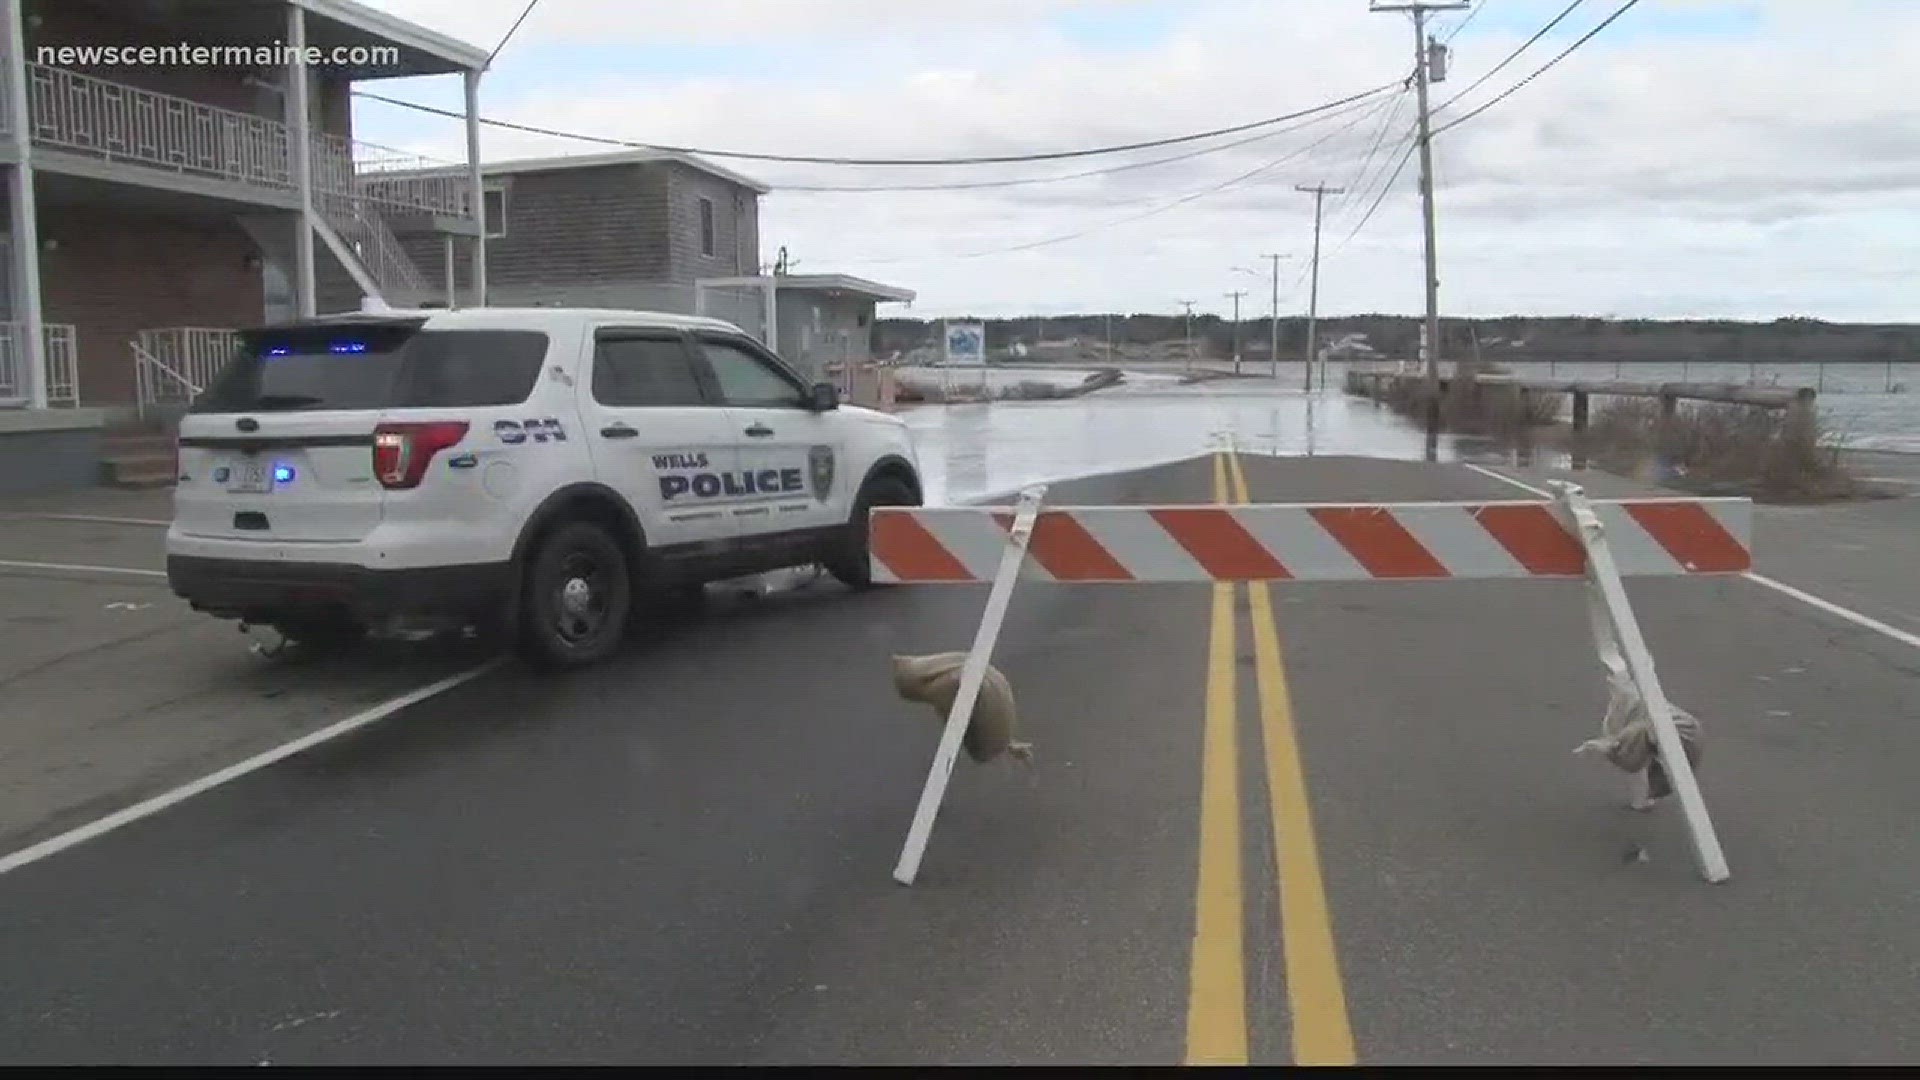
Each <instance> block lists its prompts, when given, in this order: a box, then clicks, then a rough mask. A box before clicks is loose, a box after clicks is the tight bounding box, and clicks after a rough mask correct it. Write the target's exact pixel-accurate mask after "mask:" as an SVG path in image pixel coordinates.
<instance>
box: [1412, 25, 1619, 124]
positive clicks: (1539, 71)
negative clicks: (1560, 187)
mask: <svg viewBox="0 0 1920 1080" xmlns="http://www.w3.org/2000/svg"><path fill="white" fill-rule="evenodd" d="M1639 2H1640V0H1627V2H1626V3H1624V4H1621V5H1620V7H1619V9H1618V10H1616V11H1615V12H1614V13H1613V14H1611V15H1609V16H1607V18H1606V21H1605V22H1602V23H1601V24H1600V25H1599V26H1596V27H1594V28H1593V29H1591V30H1589V31H1587V32H1586V33H1585V34H1583V35H1581V37H1580V40H1578V41H1576V42H1574V43H1573V44H1571V45H1569V46H1567V47H1566V48H1565V49H1563V50H1561V52H1560V55H1558V56H1556V57H1554V58H1553V59H1551V60H1549V61H1547V62H1546V63H1544V64H1541V65H1540V66H1539V67H1538V68H1536V69H1534V72H1533V74H1531V75H1529V76H1527V77H1526V78H1524V79H1521V80H1520V81H1519V82H1517V83H1514V84H1513V85H1512V86H1509V87H1507V88H1506V89H1505V90H1502V91H1501V92H1500V93H1499V94H1498V95H1496V96H1495V97H1494V98H1493V99H1492V100H1490V101H1488V102H1487V103H1486V104H1484V105H1482V106H1480V107H1479V108H1477V109H1474V110H1473V111H1472V112H1469V113H1467V114H1466V115H1465V116H1459V117H1455V118H1454V119H1453V120H1451V121H1449V122H1447V123H1445V124H1442V125H1440V126H1439V127H1438V128H1435V129H1434V132H1433V133H1434V134H1435V135H1439V134H1441V133H1443V132H1447V131H1452V130H1453V129H1454V128H1457V127H1459V126H1460V125H1461V124H1464V123H1466V122H1467V121H1469V120H1471V119H1473V118H1474V117H1476V116H1479V115H1480V114H1481V113H1483V112H1486V111H1487V110H1488V109H1491V108H1493V107H1494V106H1495V105H1498V104H1500V103H1501V102H1502V101H1505V100H1506V99H1507V98H1509V97H1511V96H1513V93H1514V91H1516V90H1518V89H1520V88H1521V87H1523V86H1525V85H1527V84H1528V83H1530V82H1532V81H1533V80H1535V79H1537V78H1539V77H1540V76H1541V75H1544V74H1546V72H1547V69H1549V68H1551V67H1553V65H1555V64H1557V63H1559V62H1560V61H1562V60H1565V59H1566V58H1567V57H1568V56H1569V55H1571V54H1572V53H1573V51H1574V50H1575V49H1578V48H1579V47H1580V46H1582V45H1585V44H1586V43H1587V42H1588V41H1591V40H1592V39H1593V36H1594V35H1595V34H1598V33H1599V32H1600V31H1602V30H1605V29H1606V28H1607V27H1608V26H1611V25H1612V24H1613V20H1615V19H1618V18H1619V17H1620V16H1622V15H1625V14H1626V13H1627V12H1628V11H1630V10H1632V9H1633V6H1634V5H1635V4H1638V3H1639Z"/></svg>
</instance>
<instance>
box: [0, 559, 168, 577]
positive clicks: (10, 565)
mask: <svg viewBox="0 0 1920 1080" xmlns="http://www.w3.org/2000/svg"><path fill="white" fill-rule="evenodd" d="M0 568H7V569H12V570H67V571H80V572H83V573H89V574H136V575H138V576H140V577H166V576H167V572H166V571H165V570H141V569H138V568H136V567H132V566H89V565H86V564H83V563H57V562H20V561H18V560H15V559H0Z"/></svg>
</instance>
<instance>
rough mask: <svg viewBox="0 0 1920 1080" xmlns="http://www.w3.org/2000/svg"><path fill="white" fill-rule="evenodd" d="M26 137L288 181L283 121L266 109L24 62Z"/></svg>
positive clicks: (158, 163) (232, 176) (264, 181)
mask: <svg viewBox="0 0 1920 1080" xmlns="http://www.w3.org/2000/svg"><path fill="white" fill-rule="evenodd" d="M27 89H28V97H29V99H30V101H29V104H30V110H29V115H30V117H31V123H32V126H33V130H32V137H33V141H34V142H35V143H36V144H39V145H41V146H49V147H57V148H59V149H61V150H68V151H72V152H74V153H79V154H87V155H91V156H94V157H99V158H104V159H106V160H108V161H120V162H128V163H133V164H139V165H147V166H152V167H155V168H161V169H170V170H172V171H174V172H179V173H186V174H190V175H195V176H204V177H209V178H212V179H218V180H231V181H237V182H239V183H244V184H250V185H254V186H258V187H267V188H274V189H278V190H288V189H291V188H292V187H293V186H294V185H293V178H292V173H291V171H290V170H289V169H288V167H287V129H286V126H285V125H283V124H278V123H275V122H274V121H272V120H268V119H266V118H265V117H260V116H253V115H251V114H248V113H243V112H235V111H233V110H232V109H222V108H219V107H217V106H213V105H206V104H202V103H201V102H198V101H189V100H187V99H186V98H180V97H174V96H172V95H170V94H158V93H154V92H153V91H151V90H142V89H139V88H138V87H133V86H127V85H125V84H124V83H116V82H109V81H108V80H106V79H96V78H94V77H92V76H90V75H82V74H80V73H79V72H76V71H68V70H66V69H65V68H57V67H49V66H47V65H45V64H28V65H27Z"/></svg>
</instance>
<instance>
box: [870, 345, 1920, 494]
mask: <svg viewBox="0 0 1920 1080" xmlns="http://www.w3.org/2000/svg"><path fill="white" fill-rule="evenodd" d="M1516 366H1517V367H1521V368H1522V369H1523V370H1522V371H1521V372H1520V373H1522V374H1528V375H1534V374H1538V375H1539V376H1541V377H1545V376H1547V375H1549V374H1553V375H1556V376H1561V377H1580V376H1584V377H1588V378H1595V379H1600V378H1611V377H1612V374H1613V372H1612V367H1613V365H1611V364H1605V365H1582V366H1581V369H1578V370H1570V369H1574V367H1575V366H1574V365H1566V364H1562V365H1558V366H1557V367H1556V369H1555V370H1554V371H1553V372H1551V373H1550V372H1549V371H1548V370H1547V365H1544V364H1542V365H1540V369H1541V370H1540V371H1539V372H1537V373H1536V372H1533V371H1529V370H1524V367H1525V366H1524V365H1516ZM1739 366H1740V368H1741V371H1740V372H1739V374H1740V375H1741V378H1740V379H1737V380H1736V379H1734V378H1733V374H1734V373H1733V372H1732V371H1730V370H1726V369H1727V368H1729V367H1730V365H1720V366H1719V367H1718V368H1715V367H1711V366H1708V365H1691V366H1689V367H1688V368H1687V369H1686V370H1685V371H1683V370H1682V368H1681V365H1678V364H1675V365H1672V369H1671V371H1669V370H1668V369H1667V367H1666V366H1664V365H1648V366H1642V367H1638V368H1630V369H1628V370H1627V371H1624V372H1623V376H1625V377H1629V378H1634V377H1637V378H1638V379H1642V380H1645V381H1650V382H1652V381H1676V380H1680V379H1682V378H1686V379H1689V380H1693V381H1702V382H1705V381H1745V365H1739ZM1331 367H1332V370H1331V371H1329V373H1328V375H1329V379H1328V382H1327V384H1326V385H1328V386H1332V387H1334V389H1331V390H1321V391H1317V392H1314V393H1306V392H1304V391H1303V390H1301V389H1300V388H1299V377H1300V372H1299V370H1298V366H1297V365H1296V366H1295V367H1294V368H1292V369H1288V368H1285V367H1283V368H1282V371H1281V378H1280V380H1279V381H1278V384H1277V385H1276V383H1275V381H1273V380H1270V379H1264V378H1262V379H1235V380H1221V381H1215V382H1203V383H1196V384H1192V385H1182V384H1181V383H1180V381H1179V378H1178V376H1175V375H1168V374H1167V373H1164V372H1155V373H1150V374H1146V375H1141V376H1137V377H1130V378H1129V380H1128V382H1127V383H1124V384H1122V385H1120V386H1117V387H1114V388H1112V389H1108V390H1102V391H1099V392H1097V393H1093V394H1089V395H1087V396H1085V397H1080V398H1071V399H1067V400H1062V401H1023V402H1015V401H1002V402H992V403H986V404H978V405H920V406H906V407H904V408H902V410H901V412H900V416H901V417H902V418H903V419H904V420H905V421H906V423H907V425H908V427H909V429H910V430H911V431H912V432H913V436H914V443H915V446H916V448H917V449H918V451H919V454H920V459H921V469H922V472H923V474H924V479H925V481H926V484H927V487H928V498H929V501H930V502H933V503H935V504H936V505H937V504H940V503H948V502H952V501H956V500H960V499H966V498H972V497H977V496H980V495H985V494H997V493H1002V492H1006V491H1009V490H1012V489H1015V488H1018V487H1021V486H1023V485H1026V484H1031V483H1036V482H1040V481H1052V480H1063V479H1067V478H1071V477H1075V476H1086V475H1090V474H1093V473H1104V472H1115V471H1121V470H1126V469H1136V468H1144V467H1146V466H1149V465H1155V464H1159V463H1162V462H1167V461H1176V460H1179V459H1182V458H1187V457H1192V456H1194V455H1196V454H1204V453H1206V452H1208V451H1210V450H1213V449H1216V448H1218V447H1221V446H1223V445H1226V444H1227V443H1228V441H1231V442H1232V443H1233V445H1235V446H1238V447H1240V448H1241V449H1243V450H1245V451H1247V452H1250V453H1259V454H1277V455H1283V456H1315V455H1331V454H1351V455H1362V456H1367V457H1386V458H1399V459H1403V460H1409V461H1418V460H1422V459H1423V458H1424V457H1425V456H1426V452H1427V446H1426V435H1425V433H1424V432H1423V431H1422V430H1420V429H1419V428H1417V427H1416V426H1414V425H1413V424H1411V423H1409V422H1408V421H1406V420H1405V419H1403V418H1401V417H1399V416H1397V415H1395V414H1394V413H1392V412H1391V411H1389V410H1387V409H1385V408H1381V407H1379V406H1377V405H1375V404H1374V403H1372V402H1370V401H1367V400H1365V399H1362V398H1356V397H1352V396H1349V395H1348V394H1346V393H1344V392H1343V391H1342V390H1340V389H1339V387H1340V386H1341V385H1342V380H1343V378H1344V371H1343V370H1342V368H1341V367H1340V366H1339V365H1332V366H1331ZM1801 368H1804V371H1802V370H1801ZM1765 370H1766V369H1763V371H1765ZM1780 370H1781V379H1780V384H1781V385H1783V386H1790V385H1797V382H1796V379H1797V378H1798V377H1805V378H1807V379H1808V380H1809V382H1808V385H1814V380H1816V379H1818V378H1819V375H1818V372H1817V371H1815V370H1814V365H1802V366H1801V367H1800V368H1796V367H1794V366H1788V367H1785V368H1782V369H1780ZM1051 374H1052V375H1053V376H1054V377H1055V378H1058V379H1059V380H1060V381H1062V382H1068V383H1077V382H1079V381H1080V378H1082V377H1084V375H1085V372H1084V371H1068V370H1059V371H1055V372H1052V373H1051ZM1905 374H1906V376H1907V377H1908V378H1909V379H1910V381H1909V382H1908V385H1909V386H1910V387H1912V388H1913V391H1912V392H1909V393H1888V392H1887V391H1886V390H1884V389H1881V388H1879V387H1883V386H1884V385H1885V384H1884V382H1876V381H1875V378H1876V372H1875V371H1872V370H1868V369H1867V368H1866V367H1865V366H1862V365H1848V366H1845V367H1843V366H1841V365H1829V366H1828V368H1827V371H1826V376H1825V386H1826V392H1825V393H1823V394H1822V395H1821V397H1820V402H1821V409H1822V411H1823V412H1824V413H1825V414H1826V417H1827V419H1828V420H1829V422H1830V423H1832V424H1834V426H1835V427H1836V428H1837V429H1839V430H1841V431H1843V432H1845V433H1847V434H1848V435H1849V437H1850V443H1851V445H1854V446H1857V447H1860V448H1863V449H1866V448H1874V449H1888V450H1912V451H1916V452H1920V365H1909V366H1908V367H1907V368H1906V371H1905ZM1877 375H1878V377H1879V378H1881V379H1884V370H1882V371H1880V372H1878V373H1877ZM935 377H937V375H936V376H935ZM991 377H993V378H994V379H995V380H996V381H999V380H1002V379H1004V380H1006V381H1008V382H1018V381H1019V380H1020V378H1023V377H1025V378H1034V377H1037V376H1036V375H1035V374H1034V373H1033V372H1032V371H1021V372H1017V373H1016V372H1000V371H996V372H994V373H993V375H992V376H991ZM1763 377H1764V376H1763ZM1901 377H1902V371H1901V369H1899V368H1896V369H1895V382H1896V384H1897V383H1898V382H1899V381H1900V378H1901ZM1435 452H1436V455H1437V457H1438V458H1439V459H1440V460H1442V461H1457V460H1465V459H1476V460H1477V459H1480V458H1481V457H1482V456H1483V455H1484V453H1485V450H1484V447H1482V446H1480V445H1479V444H1478V443H1476V442H1474V441H1473V440H1461V439H1457V438H1455V437H1454V436H1450V435H1442V436H1440V437H1439V440H1438V442H1437V445H1436V448H1435Z"/></svg>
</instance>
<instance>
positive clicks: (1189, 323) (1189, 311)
mask: <svg viewBox="0 0 1920 1080" xmlns="http://www.w3.org/2000/svg"><path fill="white" fill-rule="evenodd" d="M1174 303H1176V304H1179V305H1180V306H1181V307H1184V308H1186V309H1187V370H1188V371H1192V370H1193V305H1194V303H1195V301H1192V300H1175V301H1174Z"/></svg>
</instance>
